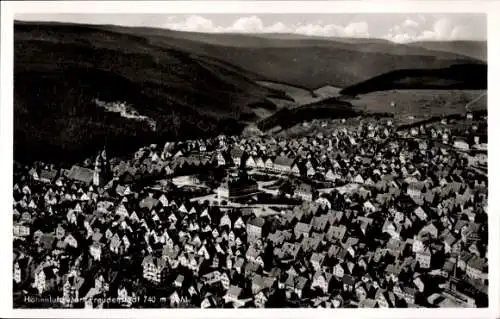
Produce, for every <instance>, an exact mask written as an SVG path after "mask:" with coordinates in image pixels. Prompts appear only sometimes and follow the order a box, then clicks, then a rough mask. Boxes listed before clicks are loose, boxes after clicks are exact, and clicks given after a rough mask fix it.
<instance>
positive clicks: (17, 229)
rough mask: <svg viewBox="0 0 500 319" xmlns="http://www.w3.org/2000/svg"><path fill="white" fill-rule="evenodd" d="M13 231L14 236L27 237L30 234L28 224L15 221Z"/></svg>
mask: <svg viewBox="0 0 500 319" xmlns="http://www.w3.org/2000/svg"><path fill="white" fill-rule="evenodd" d="M13 233H14V237H27V236H29V235H30V226H29V225H24V224H20V223H15V224H14V229H13Z"/></svg>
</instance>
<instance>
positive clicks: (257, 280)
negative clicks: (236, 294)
mask: <svg viewBox="0 0 500 319" xmlns="http://www.w3.org/2000/svg"><path fill="white" fill-rule="evenodd" d="M275 282H276V278H272V277H268V276H261V275H259V274H256V275H254V276H253V278H252V294H253V295H256V294H257V293H259V292H262V291H266V290H269V289H271V287H272V286H273V285H274V283H275Z"/></svg>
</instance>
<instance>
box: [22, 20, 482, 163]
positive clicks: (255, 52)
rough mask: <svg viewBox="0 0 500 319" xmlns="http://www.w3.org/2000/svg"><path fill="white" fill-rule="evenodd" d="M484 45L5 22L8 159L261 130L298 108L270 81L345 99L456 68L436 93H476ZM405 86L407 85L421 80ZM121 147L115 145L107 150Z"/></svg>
mask: <svg viewBox="0 0 500 319" xmlns="http://www.w3.org/2000/svg"><path fill="white" fill-rule="evenodd" d="M485 47H486V44H485V43H482V42H450V43H442V42H439V43H427V42H422V43H412V44H409V45H401V44H394V43H391V42H388V41H385V40H377V39H373V40H372V39H330V38H320V37H306V36H298V35H286V34H285V35H283V34H279V35H278V34H265V35H243V34H201V33H187V32H178V31H171V30H164V29H153V28H131V27H130V28H129V27H118V26H111V25H78V24H68V23H46V22H44V23H42V22H40V23H38V22H19V21H17V22H15V25H14V74H15V76H14V111H15V113H14V117H15V119H14V121H15V126H14V130H15V156H16V157H18V158H21V159H25V158H26V159H32V158H44V157H50V158H68V159H70V158H77V157H82V156H85V155H87V154H89V153H90V152H92V151H93V150H94V149H95V148H96V147H97V146H100V145H102V144H104V143H106V144H108V145H109V147H110V149H111V150H112V149H113V146H114V148H115V151H123V152H124V151H127V150H132V149H134V148H136V147H137V145H139V144H144V141H145V140H148V141H155V140H158V141H165V140H167V139H177V138H194V137H199V136H208V135H215V134H219V133H222V132H224V133H238V132H240V131H241V130H242V129H243V127H245V125H247V124H249V123H255V122H256V121H259V122H260V123H263V121H264V119H265V118H266V117H268V116H272V115H273V114H274V113H275V112H277V111H279V110H280V109H281V108H282V107H283V105H294V104H297V105H298V104H307V103H303V101H301V102H300V103H299V101H298V100H297V98H296V97H294V95H293V94H290V92H287V90H286V89H282V88H281V87H280V86H273V85H269V83H272V82H276V83H281V84H284V86H283V87H286V85H289V86H290V87H297V88H302V89H303V90H305V91H306V92H307V91H311V92H312V91H313V90H316V89H318V88H322V87H327V86H330V87H333V88H339V89H344V90H346V91H347V93H349V94H352V93H353V92H355V91H356V90H357V89H356V88H360V87H361V88H362V89H361V90H360V91H359V92H357V91H356V92H355V93H363V92H366V91H367V90H368V91H369V90H380V89H390V88H391V85H392V84H394V83H400V82H398V81H400V80H398V79H395V75H394V74H396V77H397V76H398V74H400V73H397V72H401V71H398V70H410V71H409V72H410V73H407V74H406V75H404V77H405V79H406V78H408V77H410V78H411V77H414V76H415V74H414V73H411V72H417V73H418V72H420V73H419V74H417V77H416V78H415V79H419V77H421V76H422V72H431V73H432V76H434V77H438V78H441V77H442V74H441V73H439V72H440V71H435V70H436V69H447V70H455V71H456V70H465V69H467V70H472V69H474V70H476V71H477V72H475V73H474V78H475V79H476V81H474V83H472V82H470V81H467V79H466V78H465V79H464V78H463V72H462V73H461V71H460V72H458V73H457V74H455V75H454V74H453V72H452V74H451V75H450V73H449V72H448V73H446V76H445V78H446V81H434V80H433V81H434V82H433V83H434V84H435V85H434V88H438V89H447V88H449V87H450V86H451V87H453V88H455V89H456V88H464V89H477V88H480V87H478V86H481V85H483V84H484V86H485V85H486V80H485V79H486V64H485V62H484V61H485V60H486V56H485V55H484V56H483V55H481V52H484V51H485V49H484V48H485ZM457 65H458V66H457ZM411 70H428V71H411ZM429 70H430V71H429ZM391 72H392V73H391ZM394 72H396V73H394ZM436 72H437V73H436ZM383 74H389V75H383ZM379 76H382V78H381V79H380V78H378V79H377V78H376V80H370V79H371V78H374V77H379ZM387 79H389V80H387ZM386 80H387V81H388V82H387V83H385V84H384V83H382V82H384V81H386ZM370 81H371V82H370ZM405 81H406V82H404V83H406V84H405V85H406V86H405V88H410V89H411V88H419V86H420V85H421V84H422V81H420V80H405ZM264 82H265V83H267V85H262V83H264ZM359 83H361V84H359ZM363 83H365V84H363ZM366 83H368V84H366ZM371 83H372V84H371ZM373 83H376V85H374V84H373ZM381 83H382V84H381ZM436 83H437V84H436ZM478 83H479V84H480V85H478ZM471 86H473V87H471ZM277 87H279V89H278V88H277ZM396 87H398V88H399V86H396ZM353 88H355V89H353ZM483 88H485V87H483ZM337 91H338V90H337ZM341 92H342V91H341ZM313 95H314V94H313ZM325 98H328V99H329V101H332V102H333V100H332V97H328V96H327V97H325ZM95 99H99V100H101V101H108V102H114V101H124V102H126V103H127V105H130V106H131V107H133V108H134V109H135V110H136V111H137V112H138V113H139V115H141V116H144V117H147V118H151V119H152V120H153V121H155V123H156V127H155V128H154V129H152V128H151V127H150V126H148V125H146V124H145V123H144V122H140V121H134V120H133V119H130V118H123V117H120V115H119V114H118V113H112V112H106V110H105V109H103V108H100V107H98V106H97V105H95V103H94V102H93V101H95ZM333 104H335V105H336V107H338V104H339V103H333ZM322 107H327V106H322ZM342 107H344V105H342ZM326 113H328V112H326ZM279 118H281V117H279ZM124 141H125V142H126V143H121V144H122V145H125V147H124V146H117V145H119V144H120V142H124ZM127 148H129V149H127Z"/></svg>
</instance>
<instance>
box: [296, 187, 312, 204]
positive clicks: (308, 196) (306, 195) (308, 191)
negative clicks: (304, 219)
mask: <svg viewBox="0 0 500 319" xmlns="http://www.w3.org/2000/svg"><path fill="white" fill-rule="evenodd" d="M294 196H297V197H299V198H302V199H303V200H305V201H312V199H313V191H312V187H311V185H309V184H306V183H301V184H300V185H299V186H298V187H297V188H296V189H295V192H294Z"/></svg>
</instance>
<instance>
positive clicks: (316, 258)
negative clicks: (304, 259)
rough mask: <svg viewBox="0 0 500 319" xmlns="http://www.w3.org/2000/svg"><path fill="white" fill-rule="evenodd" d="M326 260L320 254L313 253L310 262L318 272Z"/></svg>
mask: <svg viewBox="0 0 500 319" xmlns="http://www.w3.org/2000/svg"><path fill="white" fill-rule="evenodd" d="M324 260H325V255H323V254H320V253H313V254H312V256H311V258H310V260H309V261H310V262H311V265H312V267H313V269H314V270H316V271H318V270H320V269H321V266H322V265H323V261H324Z"/></svg>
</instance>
